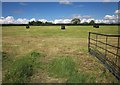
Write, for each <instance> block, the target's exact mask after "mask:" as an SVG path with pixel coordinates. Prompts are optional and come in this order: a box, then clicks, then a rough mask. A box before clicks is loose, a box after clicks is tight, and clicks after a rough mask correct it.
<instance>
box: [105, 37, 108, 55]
mask: <svg viewBox="0 0 120 85" xmlns="http://www.w3.org/2000/svg"><path fill="white" fill-rule="evenodd" d="M107 41H108V36H106V45H105V49H106V50H105V57H106V56H107Z"/></svg>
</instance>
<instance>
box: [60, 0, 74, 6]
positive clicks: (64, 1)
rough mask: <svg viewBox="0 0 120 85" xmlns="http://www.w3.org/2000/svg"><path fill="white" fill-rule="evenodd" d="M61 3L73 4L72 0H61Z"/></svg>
mask: <svg viewBox="0 0 120 85" xmlns="http://www.w3.org/2000/svg"><path fill="white" fill-rule="evenodd" d="M59 3H60V4H65V5H70V4H72V2H70V1H68V0H60V1H59Z"/></svg>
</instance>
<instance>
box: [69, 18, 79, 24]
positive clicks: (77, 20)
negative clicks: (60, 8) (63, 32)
mask: <svg viewBox="0 0 120 85" xmlns="http://www.w3.org/2000/svg"><path fill="white" fill-rule="evenodd" d="M80 22H81V21H80V19H79V18H74V19H72V20H71V23H73V24H80Z"/></svg>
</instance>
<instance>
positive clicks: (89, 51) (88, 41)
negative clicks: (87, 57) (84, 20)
mask: <svg viewBox="0 0 120 85" xmlns="http://www.w3.org/2000/svg"><path fill="white" fill-rule="evenodd" d="M88 52H90V32H89V35H88Z"/></svg>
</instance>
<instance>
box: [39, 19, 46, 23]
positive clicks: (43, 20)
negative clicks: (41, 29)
mask: <svg viewBox="0 0 120 85" xmlns="http://www.w3.org/2000/svg"><path fill="white" fill-rule="evenodd" d="M38 21H41V22H44V23H45V22H47V20H46V19H39V20H38Z"/></svg>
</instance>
